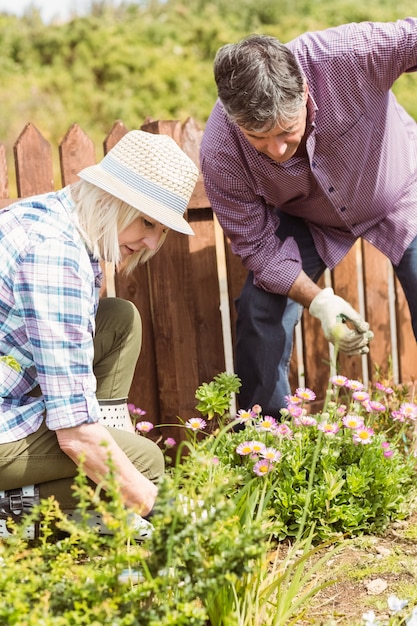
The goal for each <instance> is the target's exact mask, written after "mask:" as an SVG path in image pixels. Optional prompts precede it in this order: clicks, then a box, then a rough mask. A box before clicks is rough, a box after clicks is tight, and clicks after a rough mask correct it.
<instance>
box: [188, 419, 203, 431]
mask: <svg viewBox="0 0 417 626" xmlns="http://www.w3.org/2000/svg"><path fill="white" fill-rule="evenodd" d="M206 426H207V422H206V421H205V420H203V418H202V417H191V418H190V419H189V420H187V421H186V422H185V428H190V430H203V428H205V427H206Z"/></svg>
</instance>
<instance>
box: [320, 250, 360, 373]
mask: <svg viewBox="0 0 417 626" xmlns="http://www.w3.org/2000/svg"><path fill="white" fill-rule="evenodd" d="M358 248H359V249H358ZM360 255H361V242H360V241H357V243H356V244H355V246H353V248H352V249H351V250H350V251H349V252H348V254H347V255H346V256H345V258H344V259H343V262H342V263H340V264H339V265H337V266H336V267H335V269H334V270H333V272H332V285H333V288H334V291H335V293H337V295H339V296H340V297H341V298H344V299H345V300H346V301H347V302H349V304H350V305H351V306H353V308H354V309H356V310H357V311H359V310H360V306H359V291H358V290H359V284H358V283H359V278H360V279H361V280H363V269H362V267H358V259H359V258H361V257H360ZM358 273H359V276H358ZM365 319H366V313H365ZM321 336H323V333H321ZM337 373H338V374H342V375H343V376H347V377H348V378H351V379H353V380H363V372H362V357H360V356H347V355H346V354H343V353H341V352H340V353H339V355H338V359H337Z"/></svg>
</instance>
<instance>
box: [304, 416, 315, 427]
mask: <svg viewBox="0 0 417 626" xmlns="http://www.w3.org/2000/svg"><path fill="white" fill-rule="evenodd" d="M300 424H301V426H316V425H317V420H316V418H315V417H312V416H311V415H302V416H301V417H300Z"/></svg>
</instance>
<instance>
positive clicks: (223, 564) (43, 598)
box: [0, 374, 417, 626]
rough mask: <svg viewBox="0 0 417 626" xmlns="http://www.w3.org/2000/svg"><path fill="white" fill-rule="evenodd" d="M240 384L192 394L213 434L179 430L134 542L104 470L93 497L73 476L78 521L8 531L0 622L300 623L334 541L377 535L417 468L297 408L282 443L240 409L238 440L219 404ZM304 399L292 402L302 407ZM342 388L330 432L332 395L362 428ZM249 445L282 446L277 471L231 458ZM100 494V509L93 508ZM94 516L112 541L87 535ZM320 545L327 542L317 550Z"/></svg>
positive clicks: (146, 625) (52, 517) (54, 515)
mask: <svg viewBox="0 0 417 626" xmlns="http://www.w3.org/2000/svg"><path fill="white" fill-rule="evenodd" d="M352 382H355V381H351V383H352ZM356 382H357V381H356ZM239 384H240V381H239V380H238V379H237V378H236V377H235V376H234V375H230V374H220V375H219V376H216V377H215V379H214V380H213V381H211V383H210V384H209V385H207V384H205V385H203V386H202V387H201V388H199V389H198V390H197V393H196V396H197V397H201V401H202V403H203V405H204V410H205V411H207V412H206V413H204V414H205V415H208V414H209V412H210V411H211V412H212V413H213V415H215V416H216V419H217V421H218V424H219V428H218V430H217V431H216V433H214V434H210V435H208V436H207V437H205V438H203V439H202V440H199V441H197V439H196V437H195V433H193V432H190V431H189V430H186V431H185V432H186V433H187V435H188V436H189V439H190V440H189V441H185V442H183V443H182V444H181V445H180V446H179V449H178V454H177V458H176V460H175V462H174V463H173V466H172V468H170V470H169V471H167V473H166V475H165V476H164V478H163V479H162V480H161V482H160V485H159V494H158V500H157V506H156V509H155V511H154V514H153V516H152V524H153V526H154V531H153V534H152V536H151V537H150V538H148V539H146V540H145V541H144V542H143V543H142V544H139V543H136V542H135V541H134V539H133V531H132V528H131V527H130V524H129V513H128V511H127V510H126V509H125V507H124V506H123V502H122V500H121V496H120V489H119V486H118V484H117V478H116V476H115V473H114V468H113V466H112V463H111V462H110V461H109V471H108V476H107V477H106V479H105V480H104V481H103V484H102V485H100V487H97V488H96V489H92V488H91V487H90V486H89V482H88V481H87V479H86V477H85V475H84V474H83V473H82V471H80V473H79V475H78V477H77V479H76V487H75V493H76V496H77V498H78V501H79V505H78V511H79V514H80V516H81V522H78V523H75V522H74V521H73V520H72V519H67V517H66V516H65V515H64V514H63V513H62V512H61V511H60V509H59V507H58V505H57V503H56V502H55V501H54V500H53V499H51V500H48V501H44V502H42V503H41V505H40V507H39V508H38V509H35V510H34V511H33V513H32V514H31V515H30V516H28V518H27V519H26V521H25V523H24V524H23V525H21V526H15V532H14V534H13V535H12V537H11V538H10V539H9V540H7V541H0V624H5V625H6V624H7V625H8V626H39V624H41V625H42V626H61V625H62V626H64V625H65V626H67V625H69V626H72V625H74V626H76V625H77V626H78V625H87V624H88V625H93V626H99V625H100V626H103V625H106V624H109V625H111V626H130V625H132V626H136V625H138V626H139V625H140V626H208V625H209V624H210V626H261V625H265V624H268V625H270V626H272V625H274V626H288V625H289V624H291V623H294V624H296V623H300V620H301V619H302V618H304V617H307V616H308V603H309V601H310V600H311V598H312V596H314V595H315V594H316V593H318V591H319V590H320V589H321V588H322V587H323V585H324V584H326V585H329V584H332V581H328V582H326V583H321V582H320V579H321V577H320V576H319V574H320V571H321V570H323V568H325V567H326V564H327V562H328V560H329V559H330V558H332V557H333V556H334V555H335V554H336V552H337V551H338V550H339V547H340V545H341V544H340V543H339V544H336V545H333V544H332V543H331V541H332V542H333V541H339V540H340V539H341V537H340V533H347V534H355V533H358V532H363V531H378V532H380V531H381V530H383V528H384V527H385V525H386V524H387V523H388V521H389V520H391V519H395V518H397V517H401V516H406V515H407V512H408V502H409V499H410V495H411V487H412V485H413V484H414V465H415V459H414V457H413V456H412V455H410V454H408V453H406V452H405V448H404V447H398V446H397V445H396V444H395V443H394V442H390V444H389V450H388V449H387V448H383V447H381V443H387V441H386V440H385V437H386V433H385V432H382V431H380V432H378V433H376V434H375V435H373V436H372V440H371V441H369V442H368V443H366V444H361V443H359V444H354V443H353V442H352V431H351V430H348V429H342V428H341V429H340V430H339V431H338V432H335V433H334V434H333V435H329V434H328V433H329V431H326V430H319V429H318V428H315V427H314V426H313V424H310V425H309V426H308V425H307V422H306V423H305V424H301V423H298V422H297V420H299V419H301V417H303V418H306V417H309V416H308V411H307V409H306V406H307V405H306V406H304V405H303V404H301V406H300V405H299V406H298V408H299V409H300V411H299V412H298V416H297V412H296V411H294V410H293V414H291V411H290V409H289V410H288V412H285V411H284V416H283V417H284V418H286V419H287V422H288V425H290V426H291V431H292V436H291V435H290V432H289V430H288V428H289V426H287V429H286V428H285V427H284V426H285V424H284V423H283V424H281V425H280V428H281V431H280V434H278V433H277V432H275V433H273V432H272V431H271V430H269V428H270V427H271V426H272V422H271V419H272V418H267V416H265V417H264V418H262V415H261V409H260V407H253V409H254V410H253V411H251V412H243V413H242V414H241V415H240V416H239V419H242V420H243V419H245V420H246V427H245V429H244V430H239V431H236V430H234V426H236V421H231V420H230V416H229V408H230V407H229V406H227V403H226V399H228V400H229V402H230V398H231V394H232V393H236V392H237V391H238V389H239ZM384 389H385V391H384ZM308 391H309V390H297V393H298V394H299V397H302V398H304V399H305V398H306V397H307V396H308ZM345 391H346V393H347V394H348V395H347V396H346V394H345V393H342V392H341V390H340V389H339V388H336V389H335V388H334V389H332V390H330V392H329V397H330V398H331V400H329V402H328V405H327V407H326V411H323V412H322V413H321V416H320V417H321V419H322V421H325V422H326V423H327V424H329V423H335V422H337V421H338V420H339V421H340V419H341V416H342V415H345V413H346V412H343V411H342V412H341V411H340V407H341V399H342V398H343V401H344V402H346V407H349V412H350V413H351V414H353V412H355V414H356V416H359V417H360V414H361V412H362V411H363V406H362V405H361V406H359V405H358V403H357V401H355V400H354V399H353V394H352V389H350V390H345ZM390 391H391V390H390ZM310 393H311V392H310ZM378 393H385V394H386V393H387V388H385V387H383V388H378ZM349 394H350V395H349ZM395 394H396V391H395V390H392V393H391V395H390V398H391V402H392V407H391V409H392V410H395V406H396V402H400V401H402V400H403V399H404V398H403V396H402V394H401V393H399V395H398V397H397V400H395V397H396V396H395ZM297 397H298V396H297ZM303 402H304V401H303ZM408 408H409V409H412V407H410V406H409V407H408ZM391 409H390V410H391ZM416 410H417V407H416ZM310 417H311V416H310ZM317 419H319V416H317ZM260 424H262V426H261V427H260ZM407 428H408V425H407V424H406V423H405V422H401V424H400V426H399V427H398V425H397V429H396V430H395V432H394V438H395V439H396V440H397V441H398V442H401V441H404V438H403V437H402V435H403V432H402V431H404V430H406V429H407ZM326 432H327V434H326ZM138 436H143V435H138ZM252 437H253V438H256V440H257V441H258V442H260V440H262V441H263V442H264V443H265V444H267V446H268V447H269V448H271V447H272V446H274V447H279V449H280V452H281V457H280V459H277V460H276V463H274V469H273V471H267V472H265V473H263V474H262V473H261V475H257V474H255V473H254V471H253V469H254V464H255V463H256V459H255V458H253V455H252V456H250V455H246V456H242V455H239V454H237V453H236V447H237V445H238V444H239V443H244V442H245V441H248V440H249V439H251V438H252ZM406 440H407V441H408V443H409V444H410V445H411V443H412V441H411V440H410V439H409V438H406ZM277 442H278V446H277ZM183 448H186V449H187V454H182V453H183V451H184V450H183ZM384 452H385V454H386V455H384ZM391 452H392V455H391ZM257 457H259V454H258V455H257ZM103 488H105V490H106V500H101V498H100V495H101V489H103ZM92 508H94V509H96V511H97V512H99V513H100V514H101V516H102V518H103V520H104V521H105V523H106V526H107V528H108V529H110V531H111V532H112V533H113V534H112V535H100V534H98V533H97V531H96V530H95V529H92V528H90V526H89V523H88V522H89V517H90V515H91V514H90V510H91V509H92ZM39 515H40V516H41V520H42V521H41V524H40V537H39V539H37V540H35V541H28V540H27V539H26V538H25V527H26V526H27V525H29V524H31V523H32V522H33V521H34V520H35V519H38V518H39ZM307 529H308V530H307ZM330 535H331V536H332V539H331V541H328V542H327V543H326V542H324V543H319V544H318V545H316V544H317V539H319V538H323V537H327V536H330ZM335 535H336V539H335ZM284 537H285V539H286V540H285V542H279V539H280V538H284ZM294 537H296V539H295V540H294V539H293V538H294ZM289 539H290V541H289ZM16 581H18V584H16ZM393 623H394V622H393ZM395 623H397V622H395Z"/></svg>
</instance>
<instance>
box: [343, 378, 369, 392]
mask: <svg viewBox="0 0 417 626" xmlns="http://www.w3.org/2000/svg"><path fill="white" fill-rule="evenodd" d="M346 387H347V388H348V389H352V390H353V391H362V390H363V389H365V385H364V384H363V383H361V382H360V381H359V380H347V381H346Z"/></svg>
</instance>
